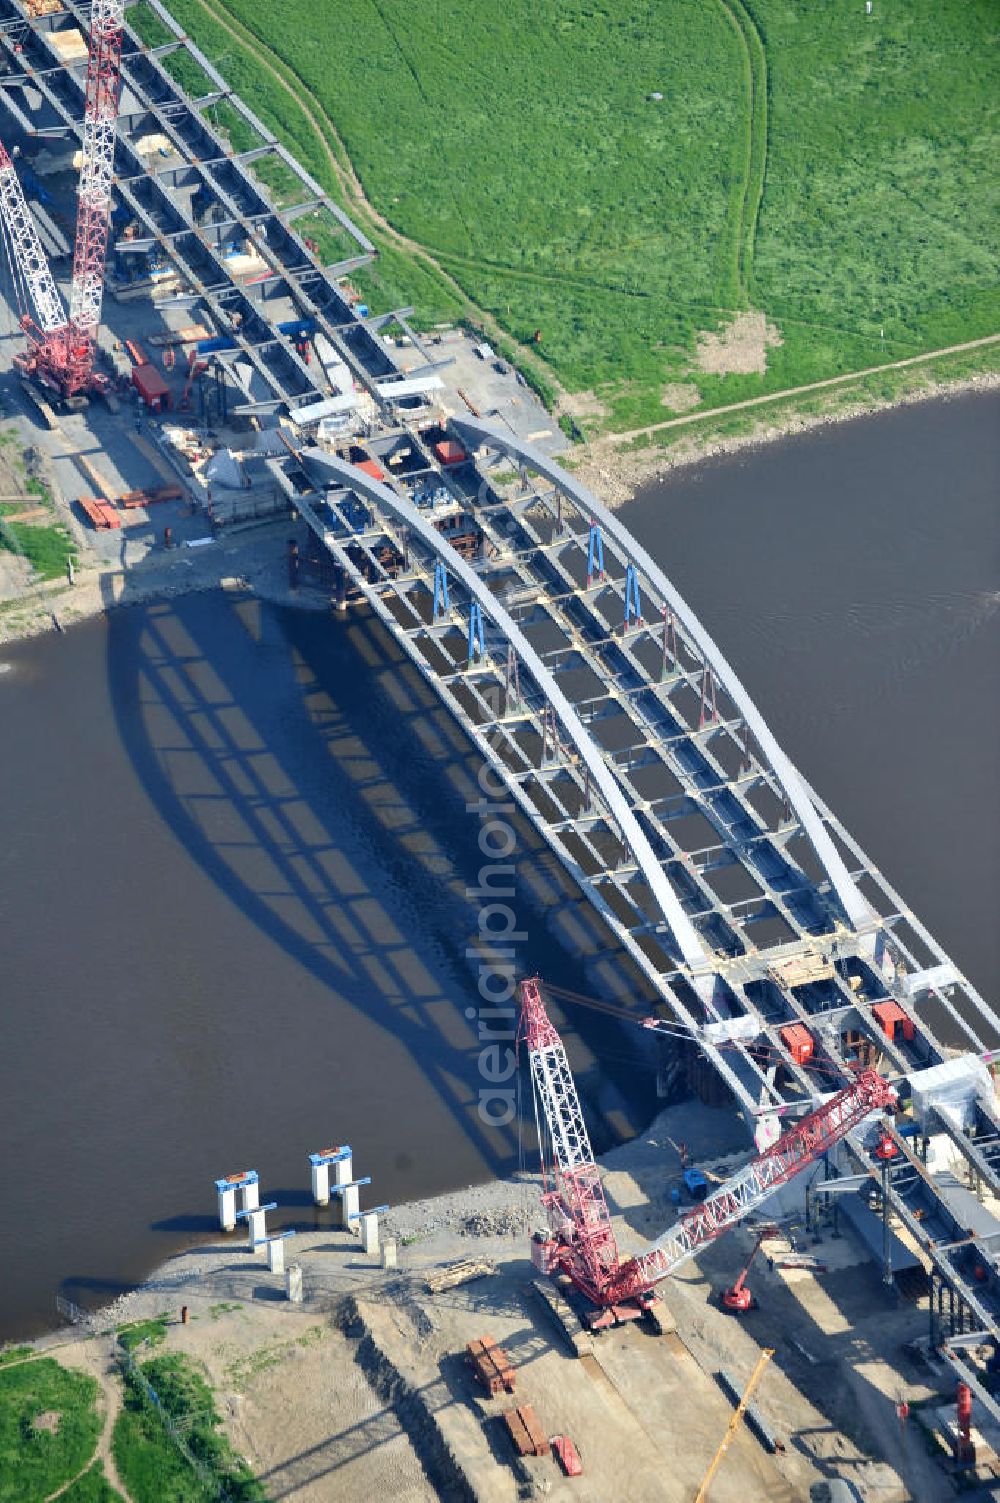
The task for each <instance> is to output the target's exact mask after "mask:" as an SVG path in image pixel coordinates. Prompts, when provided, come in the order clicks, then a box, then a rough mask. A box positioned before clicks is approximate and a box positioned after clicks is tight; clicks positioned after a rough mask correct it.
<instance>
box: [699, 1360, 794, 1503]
mask: <svg viewBox="0 0 1000 1503" xmlns="http://www.w3.org/2000/svg"><path fill="white" fill-rule="evenodd" d="M773 1356H774V1348H773V1347H770V1346H766V1347H765V1348H764V1350H763V1351H762V1352H761V1354H760V1356H759V1357H758V1358H757V1366H756V1367H755V1368H754V1370H753V1372H752V1373H751V1374H750V1381H749V1382H748V1383H747V1386H746V1388H744V1390H743V1397H742V1398H741V1399H740V1401H739V1403H738V1404H737V1406H736V1408H735V1409H734V1410H733V1417H732V1419H731V1420H730V1421H729V1424H728V1426H727V1427H726V1433H725V1435H724V1436H723V1437H722V1442H721V1444H720V1446H719V1449H718V1450H717V1451H716V1453H715V1455H714V1456H713V1457H712V1460H711V1461H710V1462H709V1464H708V1471H707V1472H706V1473H705V1475H704V1477H703V1478H702V1483H701V1487H699V1489H698V1493H697V1496H696V1498H695V1500H694V1503H705V1499H706V1498H707V1497H708V1489H709V1487H710V1486H711V1482H712V1478H713V1477H714V1476H715V1474H716V1472H717V1471H718V1470H719V1467H720V1465H721V1463H722V1458H723V1456H725V1454H726V1452H727V1451H728V1449H729V1445H730V1442H731V1441H732V1438H733V1436H734V1435H735V1434H736V1432H737V1430H738V1429H739V1428H740V1425H741V1424H742V1422H743V1415H744V1413H745V1411H746V1407H747V1405H748V1404H749V1402H750V1395H751V1394H752V1393H753V1391H754V1389H755V1388H756V1387H757V1384H758V1383H759V1382H760V1380H761V1378H762V1377H763V1376H764V1369H765V1367H766V1366H767V1364H768V1363H769V1362H770V1360H771V1358H772V1357H773Z"/></svg>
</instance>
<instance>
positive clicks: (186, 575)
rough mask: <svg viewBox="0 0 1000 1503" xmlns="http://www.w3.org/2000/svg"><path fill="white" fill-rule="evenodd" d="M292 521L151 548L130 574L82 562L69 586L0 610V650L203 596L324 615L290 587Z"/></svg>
mask: <svg viewBox="0 0 1000 1503" xmlns="http://www.w3.org/2000/svg"><path fill="white" fill-rule="evenodd" d="M288 530H289V523H288V522H287V521H286V520H281V521H279V522H275V523H271V524H270V525H269V526H266V527H261V528H258V529H255V530H254V531H252V532H250V533H239V534H236V535H235V536H233V537H226V536H225V535H223V536H221V537H219V538H217V539H216V540H215V541H214V542H213V543H212V544H211V546H209V547H206V548H198V549H190V550H186V549H181V548H174V549H170V550H167V549H164V548H158V549H156V550H151V551H150V553H149V554H148V555H147V556H146V558H144V559H143V560H142V561H141V562H140V563H137V564H135V565H133V566H132V567H131V568H129V569H98V568H96V567H94V566H93V565H92V564H84V565H83V566H82V567H80V568H79V569H78V571H77V574H76V579H75V581H74V583H73V584H69V583H68V581H66V580H54V581H51V582H49V583H47V584H46V583H42V584H37V585H34V586H32V587H30V588H29V589H28V590H27V591H26V592H25V593H24V595H22V596H20V597H19V598H17V599H12V600H6V601H4V602H3V603H2V604H0V646H3V645H5V644H9V643H14V642H21V641H28V640H30V639H31V638H32V637H39V636H44V635H46V634H47V633H49V632H53V631H65V630H66V629H67V628H68V627H71V626H76V625H78V624H80V623H81V622H84V621H91V620H93V619H94V618H95V617H97V616H100V615H102V614H104V612H106V611H111V610H115V609H117V608H118V607H120V606H132V605H146V604H149V603H150V602H151V601H154V600H172V599H177V598H179V597H180V596H182V595H190V594H195V593H198V592H200V591H207V590H217V589H224V590H244V591H250V592H251V593H252V594H254V595H256V596H257V597H258V598H259V599H261V600H267V601H270V602H271V603H272V604H275V605H294V606H298V607H300V608H302V609H304V610H324V609H325V608H326V604H325V602H324V600H323V599H322V598H321V597H319V596H315V595H313V594H312V593H311V592H310V591H308V590H298V591H292V590H290V589H289V587H288V564H287V560H286V554H285V543H286V540H287V537H288Z"/></svg>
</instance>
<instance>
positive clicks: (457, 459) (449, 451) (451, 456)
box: [434, 438, 468, 464]
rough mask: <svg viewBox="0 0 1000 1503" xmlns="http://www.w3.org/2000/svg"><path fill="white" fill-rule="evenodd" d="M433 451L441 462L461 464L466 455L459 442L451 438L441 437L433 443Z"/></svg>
mask: <svg viewBox="0 0 1000 1503" xmlns="http://www.w3.org/2000/svg"><path fill="white" fill-rule="evenodd" d="M434 453H435V454H436V455H437V457H438V459H439V460H440V461H441V463H442V464H461V463H462V462H463V460H465V459H466V458H467V457H468V456H467V455H466V452H465V450H464V449H463V448H462V445H461V444H456V442H455V440H454V439H453V438H443V439H441V441H440V443H436V444H435V445H434Z"/></svg>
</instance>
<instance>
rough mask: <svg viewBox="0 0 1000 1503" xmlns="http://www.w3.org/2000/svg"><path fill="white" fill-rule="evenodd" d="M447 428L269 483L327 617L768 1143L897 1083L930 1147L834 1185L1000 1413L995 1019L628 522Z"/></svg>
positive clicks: (524, 447)
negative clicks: (441, 746) (514, 813)
mask: <svg viewBox="0 0 1000 1503" xmlns="http://www.w3.org/2000/svg"><path fill="white" fill-rule="evenodd" d="M422 426H423V428H424V431H423V432H422V431H421V427H422ZM446 430H447V431H446V432H444V431H443V430H439V429H438V428H431V429H427V428H426V424H421V423H417V424H406V423H403V424H400V423H398V422H391V423H390V424H389V425H387V426H385V427H384V428H383V429H382V430H381V431H379V432H378V433H375V434H373V435H372V436H371V438H370V439H369V442H368V444H367V448H366V453H367V454H368V455H369V459H368V462H366V463H365V464H364V467H363V468H360V469H359V466H358V460H359V456H358V455H354V456H353V462H352V461H349V460H347V459H345V458H344V457H342V456H339V455H337V454H336V453H330V452H328V451H327V450H326V449H324V448H322V447H319V446H316V445H309V444H306V445H303V446H301V447H299V448H297V449H295V450H294V452H291V453H289V454H288V455H287V456H286V457H284V458H281V459H275V460H272V461H271V464H272V467H273V469H274V472H275V475H276V478H277V480H278V483H279V484H280V485H281V486H282V487H283V488H284V490H285V494H286V495H287V497H288V501H289V505H290V506H292V507H293V508H294V509H295V510H296V511H297V512H298V513H299V514H300V515H301V516H302V517H303V518H304V520H305V521H306V522H307V523H308V525H309V527H310V529H311V531H312V533H313V535H314V537H315V539H316V543H317V545H318V546H320V547H321V548H322V549H323V550H324V551H325V552H326V553H327V555H328V556H329V558H330V560H331V561H332V563H333V566H334V575H333V579H334V584H333V593H334V594H335V596H337V597H338V598H339V601H340V603H342V604H343V603H344V602H346V600H347V599H348V598H353V599H363V600H365V601H366V602H367V603H368V604H369V605H370V607H371V608H372V610H373V611H374V612H375V613H376V614H377V616H378V617H379V618H380V619H381V621H382V622H383V623H384V625H385V626H386V628H387V629H388V630H389V631H390V632H391V633H392V634H393V636H394V637H395V638H396V640H397V641H398V642H399V644H400V646H401V647H402V648H403V650H404V651H405V652H406V654H407V656H408V657H409V659H410V660H411V662H412V663H413V664H414V665H415V666H416V668H417V669H418V671H419V672H420V673H421V674H422V675H423V677H424V678H425V679H426V680H427V682H428V683H429V684H430V685H432V686H433V688H434V690H435V691H436V692H437V694H439V695H440V696H441V698H442V699H443V700H444V702H445V703H446V704H447V706H448V707H449V709H450V710H451V712H452V713H453V714H454V716H455V717H456V719H457V720H458V721H459V722H460V724H461V725H462V726H463V728H464V730H465V731H466V733H467V734H468V736H469V737H470V738H471V740H472V741H473V742H474V743H475V744H476V746H477V747H478V748H479V750H480V751H481V753H482V755H483V757H484V758H485V759H486V761H487V762H488V764H489V766H490V767H491V768H492V769H493V771H494V773H495V775H496V777H497V778H498V779H502V780H503V783H504V784H505V785H506V787H507V789H508V790H509V792H510V795H511V797H512V798H513V799H514V800H515V801H516V803H517V805H518V806H519V807H520V809H521V810H522V811H523V812H524V814H525V815H526V816H527V817H528V818H529V819H530V820H531V822H532V823H533V825H534V826H535V828H536V829H537V830H538V831H539V833H540V834H541V835H542V836H543V837H544V839H545V840H546V842H547V843H548V844H549V846H550V847H551V848H552V850H553V851H554V852H555V854H556V855H557V856H558V858H559V860H560V861H561V862H562V863H563V864H564V866H565V867H566V868H567V870H568V871H570V872H571V874H572V875H573V877H574V879H575V880H576V881H577V882H578V883H579V885H580V887H581V888H582V890H583V891H584V892H585V893H586V895H587V897H588V898H589V899H590V901H591V902H592V903H593V904H594V905H595V907H596V908H597V909H598V911H599V912H600V913H601V915H602V917H603V918H604V919H605V921H606V922H607V923H608V925H609V927H610V928H611V930H612V931H613V932H614V934H615V935H616V936H617V938H618V939H619V940H620V942H621V944H622V946H623V947H624V949H625V950H626V951H627V952H628V953H629V955H631V957H632V959H633V960H634V961H635V963H636V965H637V966H638V967H639V969H640V970H641V972H642V973H643V975H644V976H645V977H646V978H647V980H648V981H649V983H650V984H651V986H652V987H653V988H654V989H655V992H656V993H657V994H658V995H659V997H660V998H661V999H662V1002H663V1008H662V1020H661V1021H660V1022H659V1023H657V1022H653V1024H652V1026H653V1028H654V1031H655V1030H656V1029H657V1028H660V1029H662V1031H663V1032H665V1033H667V1034H670V1035H674V1036H676V1034H677V1033H678V1032H683V1033H684V1034H685V1035H686V1036H687V1038H688V1039H690V1041H691V1042H692V1044H693V1045H695V1046H696V1047H697V1049H698V1050H699V1051H700V1052H701V1053H702V1054H703V1055H704V1056H705V1058H707V1059H708V1060H709V1061H711V1064H712V1066H713V1067H714V1068H715V1070H716V1071H717V1072H718V1074H719V1076H721V1078H722V1079H723V1080H724V1081H725V1083H726V1085H727V1086H728V1087H729V1089H730V1091H731V1092H732V1093H733V1095H734V1097H735V1098H736V1099H737V1101H738V1102H739V1103H740V1105H741V1108H742V1110H743V1112H744V1114H745V1116H746V1119H747V1122H748V1125H749V1126H750V1127H751V1129H752V1130H753V1131H754V1133H755V1136H756V1138H757V1141H758V1144H764V1143H766V1142H767V1141H768V1140H769V1136H770V1135H775V1134H776V1132H777V1124H778V1123H779V1121H780V1120H781V1118H783V1117H784V1116H785V1115H786V1114H787V1112H788V1111H789V1107H790V1105H791V1104H792V1103H796V1104H797V1105H798V1107H799V1109H801V1104H802V1103H803V1102H810V1103H814V1102H816V1101H817V1100H820V1099H822V1098H823V1097H824V1096H826V1095H828V1094H829V1093H830V1092H832V1091H835V1090H837V1089H839V1088H842V1087H844V1086H846V1085H847V1084H848V1083H849V1082H850V1080H851V1079H852V1078H853V1074H854V1071H855V1070H856V1069H857V1067H858V1065H859V1064H864V1063H870V1062H871V1061H873V1060H875V1059H878V1060H880V1061H881V1068H882V1070H883V1073H886V1074H888V1075H889V1076H890V1078H892V1079H894V1080H895V1081H896V1082H897V1088H898V1090H899V1093H900V1095H901V1096H902V1098H903V1099H904V1100H910V1101H912V1102H913V1103H914V1114H915V1119H916V1121H917V1123H918V1128H919V1130H918V1132H917V1133H916V1135H915V1136H914V1135H911V1134H910V1133H908V1132H904V1131H900V1130H899V1127H898V1126H893V1125H891V1123H890V1125H889V1126H888V1127H887V1128H885V1129H884V1130H883V1131H882V1132H881V1135H879V1134H876V1135H875V1136H874V1137H873V1134H872V1131H871V1128H870V1125H869V1127H868V1129H867V1130H865V1129H863V1128H859V1129H857V1130H855V1131H853V1132H852V1133H850V1134H849V1135H848V1136H847V1137H846V1139H845V1141H844V1144H843V1147H842V1149H841V1151H840V1152H839V1153H838V1154H837V1155H830V1156H829V1160H828V1170H827V1172H828V1173H831V1174H832V1173H836V1174H837V1175H839V1176H840V1177H841V1178H842V1179H843V1186H842V1188H843V1190H844V1191H845V1192H846V1191H857V1190H859V1189H861V1188H863V1187H864V1186H865V1185H866V1184H868V1185H869V1186H875V1187H878V1189H879V1191H880V1194H881V1195H882V1196H883V1198H884V1199H883V1204H884V1214H885V1216H886V1217H888V1216H889V1215H890V1213H891V1214H892V1215H893V1216H894V1217H897V1218H898V1220H899V1221H900V1222H901V1223H902V1225H903V1226H904V1227H905V1228H906V1229H907V1231H908V1233H909V1234H910V1236H911V1237H912V1239H913V1242H914V1243H915V1244H916V1245H917V1246H918V1247H919V1248H920V1250H921V1252H922V1253H923V1255H924V1257H925V1258H926V1261H927V1267H928V1268H929V1270H930V1279H931V1319H932V1325H933V1332H932V1334H933V1339H934V1340H935V1342H936V1343H937V1342H941V1341H944V1342H945V1350H946V1351H947V1352H948V1354H949V1357H950V1360H951V1361H952V1362H953V1364H954V1365H955V1367H956V1369H957V1370H958V1371H959V1372H960V1374H961V1375H962V1376H963V1377H964V1378H966V1379H967V1381H969V1383H970V1384H971V1385H972V1386H973V1388H974V1389H975V1390H976V1391H977V1392H978V1393H979V1396H980V1397H981V1398H982V1399H983V1401H984V1402H985V1403H988V1404H989V1405H990V1407H991V1408H992V1409H995V1408H996V1405H995V1401H994V1400H993V1399H992V1398H991V1396H990V1395H989V1393H988V1392H987V1390H986V1389H985V1388H984V1387H983V1386H982V1384H981V1383H980V1382H979V1380H978V1378H977V1376H976V1373H975V1372H974V1371H973V1369H972V1367H971V1366H970V1364H969V1363H968V1362H967V1361H966V1358H965V1356H964V1355H963V1351H964V1348H965V1347H967V1346H969V1345H970V1344H975V1343H976V1342H983V1341H994V1342H995V1341H1000V1276H998V1269H997V1252H996V1246H997V1244H996V1242H995V1241H994V1237H995V1236H997V1235H1000V1223H995V1222H994V1221H993V1218H992V1217H991V1216H990V1215H989V1214H988V1213H986V1212H984V1210H983V1208H982V1207H981V1206H980V1205H979V1203H978V1201H977V1200H976V1197H975V1195H974V1194H973V1193H972V1192H971V1191H970V1190H968V1189H966V1188H965V1187H963V1186H961V1185H960V1184H959V1183H958V1181H957V1180H956V1177H955V1175H954V1174H953V1173H952V1171H951V1167H950V1166H951V1163H952V1161H953V1159H955V1158H956V1157H957V1158H958V1159H959V1160H961V1161H964V1164H965V1165H966V1166H967V1169H968V1180H969V1183H971V1184H972V1185H982V1186H984V1187H986V1188H988V1189H989V1190H990V1191H991V1192H992V1193H993V1194H995V1195H1000V1117H998V1114H997V1109H996V1105H995V1098H994V1093H993V1087H992V1079H991V1074H990V1070H989V1063H990V1061H991V1059H992V1057H993V1056H992V1052H991V1049H992V1047H993V1046H994V1045H995V1044H996V1041H997V1039H998V1038H1000V1019H998V1018H997V1016H996V1014H995V1013H994V1012H993V1010H992V1009H991V1008H990V1006H989V1005H988V1004H987V1002H986V1001H985V999H984V998H983V997H981V996H980V995H979V994H978V992H977V991H976V990H975V988H974V987H973V986H972V985H971V984H970V983H969V981H968V980H967V979H966V978H965V977H964V976H963V975H962V974H961V973H960V972H959V971H958V969H957V968H956V967H955V965H954V964H953V963H952V962H951V961H950V959H949V958H948V957H947V956H946V955H945V954H944V953H943V952H942V950H941V949H940V947H939V946H938V945H937V944H936V942H935V941H934V939H933V938H932V936H931V935H930V934H929V933H928V932H927V930H926V929H925V928H924V927H923V925H922V924H921V923H920V921H919V919H918V918H917V917H916V916H915V915H914V914H913V913H912V912H911V911H910V910H909V909H908V908H907V907H906V905H905V903H904V901H903V899H902V898H901V897H900V896H899V894H898V893H897V892H895V891H894V889H893V888H892V887H891V886H890V885H889V883H888V882H886V880H885V879H884V877H883V876H882V875H881V874H880V872H879V871H878V869H877V867H876V866H875V864H874V863H873V862H872V861H871V860H870V858H869V857H868V856H866V854H865V853H864V852H863V851H862V850H861V848H860V847H859V846H858V844H857V842H856V841H855V840H854V839H853V838H852V837H851V836H850V834H849V833H848V832H847V831H846V830H845V829H844V828H843V826H842V825H841V824H840V823H839V821H838V820H837V818H836V816H835V815H834V814H833V812H832V811H831V810H830V809H828V808H827V807H826V806H825V804H824V803H823V802H822V800H821V799H820V798H819V797H818V796H817V794H816V793H815V792H814V790H813V789H812V788H811V787H810V786H809V784H808V783H807V781H806V779H805V778H804V777H803V776H802V774H801V773H800V772H799V771H798V770H797V769H796V768H795V767H794V766H793V765H792V764H791V762H790V761H789V759H788V758H787V756H785V754H784V753H783V752H782V750H781V748H780V747H779V746H778V744H777V742H776V741H775V739H774V737H773V736H772V734H771V732H770V731H769V729H768V727H767V725H766V723H765V721H764V719H763V717H762V716H761V714H760V712H759V711H758V710H757V709H756V707H755V706H754V704H753V702H752V700H751V698H750V696H749V694H748V693H747V691H746V689H745V688H744V686H743V685H742V684H741V683H740V682H739V679H738V678H737V676H736V674H735V673H734V671H733V670H732V668H731V667H730V665H729V664H728V663H727V661H726V659H725V657H724V656H723V654H722V652H721V650H720V648H719V647H718V646H717V644H716V643H715V642H713V641H712V639H711V637H710V636H709V635H708V633H707V632H706V631H705V629H704V627H703V626H702V625H701V623H700V622H699V621H698V620H697V618H696V617H695V616H694V614H693V612H692V611H691V610H690V608H689V607H688V606H687V605H686V604H685V602H684V601H683V599H682V598H681V597H680V596H679V595H678V593H677V591H676V590H675V589H674V587H673V586H672V585H671V584H670V582H669V580H668V579H667V578H666V576H665V575H664V573H663V572H662V570H661V569H660V568H659V567H658V565H657V564H656V562H655V561H654V560H653V559H652V558H650V556H649V555H648V554H647V553H646V552H645V550H644V549H643V548H642V547H641V546H640V545H639V544H638V543H637V542H636V540H635V539H634V538H633V537H632V536H631V535H630V534H629V532H628V530H627V529H626V528H625V527H624V526H623V525H622V523H621V522H620V521H619V519H618V518H617V517H616V516H615V515H614V514H613V513H611V512H609V511H608V510H607V509H606V508H605V507H604V506H602V505H601V503H600V502H599V501H598V500H597V498H596V497H595V496H593V495H592V494H591V493H590V492H589V491H587V490H586V489H585V488H584V487H583V486H581V485H580V484H579V482H578V481H577V480H576V479H575V478H574V477H573V476H572V475H571V474H570V473H569V472H568V471H566V470H564V469H562V468H561V467H560V466H559V465H558V463H557V462H555V461H553V460H552V459H550V458H548V457H547V456H546V455H544V454H543V453H541V452H540V451H538V450H537V449H536V448H534V447H533V446H532V445H530V444H527V443H524V442H522V441H521V440H519V439H518V438H516V437H514V436H513V435H512V434H511V433H510V432H509V431H505V430H504V429H503V428H502V427H500V426H498V425H497V424H495V423H490V422H489V421H484V420H483V419H481V418H474V417H472V416H464V415H463V416H458V415H456V416H454V417H452V418H451V419H450V420H449V421H448V422H447V424H446ZM378 477H381V478H378ZM459 541H460V542H461V543H462V546H461V548H458V547H456V542H459ZM935 1030H937V1031H935ZM941 1032H945V1033H946V1036H947V1038H948V1040H949V1044H948V1045H947V1046H946V1045H945V1043H944V1042H943V1041H942V1039H941V1038H940V1037H939V1034H940V1033H941ZM876 1140H877V1141H876ZM887 1142H888V1143H890V1144H891V1149H890V1148H888V1147H887ZM878 1145H881V1148H879V1146H878ZM834 1161H835V1162H834ZM946 1166H948V1167H946ZM886 1276H887V1278H891V1270H889V1269H887V1270H886Z"/></svg>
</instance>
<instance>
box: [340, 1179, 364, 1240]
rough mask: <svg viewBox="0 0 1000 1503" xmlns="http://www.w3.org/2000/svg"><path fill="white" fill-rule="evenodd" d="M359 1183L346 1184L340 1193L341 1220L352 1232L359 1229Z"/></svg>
mask: <svg viewBox="0 0 1000 1503" xmlns="http://www.w3.org/2000/svg"><path fill="white" fill-rule="evenodd" d="M358 1196H359V1191H358V1186H357V1185H345V1186H344V1188H343V1190H342V1191H341V1195H340V1222H341V1225H342V1226H346V1227H348V1228H349V1229H350V1230H351V1231H352V1232H357V1231H358V1225H357V1216H358V1209H359V1205H360V1201H359V1199H358Z"/></svg>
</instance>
